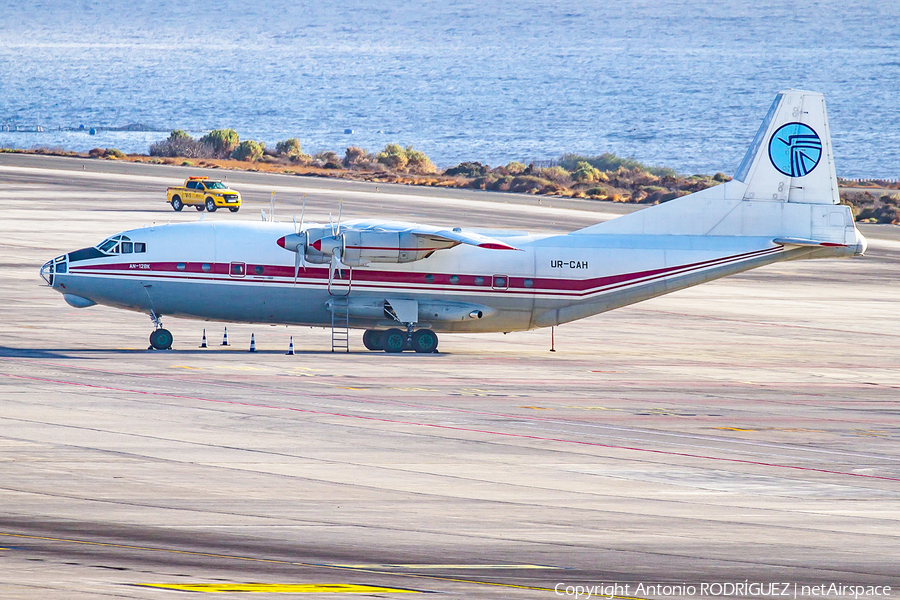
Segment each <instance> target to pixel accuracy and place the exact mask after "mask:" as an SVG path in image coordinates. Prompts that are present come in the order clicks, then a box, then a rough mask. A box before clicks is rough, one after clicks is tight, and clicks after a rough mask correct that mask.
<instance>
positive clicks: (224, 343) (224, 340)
mask: <svg viewBox="0 0 900 600" xmlns="http://www.w3.org/2000/svg"><path fill="white" fill-rule="evenodd" d="M222 345H223V346H230V345H231V344H229V343H228V328H227V327H226V328H225V335H224V336H223V337H222Z"/></svg>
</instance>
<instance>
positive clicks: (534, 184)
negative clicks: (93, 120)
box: [0, 148, 900, 225]
mask: <svg viewBox="0 0 900 600" xmlns="http://www.w3.org/2000/svg"><path fill="white" fill-rule="evenodd" d="M349 150H350V149H348V155H349ZM0 153H5V154H21V155H35V156H55V157H66V158H80V159H84V160H103V161H114V162H130V163H142V164H157V165H168V166H180V167H197V168H204V169H221V170H224V171H238V172H248V173H271V174H282V175H293V176H303V177H320V178H324V179H339V180H345V181H360V182H368V183H385V184H399V185H408V186H422V187H438V188H451V189H468V190H473V191H474V190H482V191H498V192H514V193H523V194H529V195H535V196H548V197H555V198H572V199H583V200H601V201H604V200H605V201H612V202H614V203H622V204H641V205H652V204H659V203H661V202H666V201H668V200H671V199H674V198H677V197H680V196H685V195H688V194H690V193H693V192H697V191H700V190H702V189H706V188H708V187H712V186H714V185H718V184H719V183H722V182H724V181H728V180H730V179H731V178H730V177H728V176H725V175H724V174H722V173H717V174H715V175H713V176H709V175H692V176H680V175H672V174H670V173H672V171H670V170H667V169H663V168H648V167H645V166H644V165H640V163H636V161H630V162H631V163H633V164H635V165H638V166H635V167H634V168H631V169H626V168H625V167H622V166H620V167H619V168H618V169H616V170H608V171H599V170H597V169H593V172H592V173H590V177H589V178H587V180H585V178H583V177H582V178H581V179H580V180H579V179H575V178H574V177H573V176H577V175H579V174H576V173H575V172H569V171H566V170H565V169H562V167H560V166H554V167H549V168H548V167H534V166H533V165H528V166H525V165H521V167H524V169H525V170H524V171H522V172H519V173H510V172H509V170H508V169H507V168H506V167H503V166H500V167H495V168H493V169H491V168H490V167H488V166H487V165H481V164H480V163H461V164H460V165H457V166H456V167H452V168H450V169H446V170H445V171H444V172H439V171H437V169H435V170H434V171H435V172H432V173H415V172H409V171H403V170H399V169H391V168H388V167H386V166H384V165H377V168H371V165H372V164H373V163H371V162H370V163H367V164H368V166H369V167H370V168H360V167H359V166H356V165H350V166H346V167H345V166H344V165H342V164H338V163H337V162H336V161H335V160H334V159H333V158H332V159H331V160H330V161H329V162H327V163H326V164H327V166H318V165H316V164H301V163H298V162H294V161H292V160H290V159H288V158H286V157H280V156H277V155H271V154H266V155H263V156H262V157H261V158H260V159H256V160H253V161H248V160H237V159H235V158H187V157H183V156H175V157H162V156H151V155H148V154H124V153H122V152H120V151H118V150H115V149H105V150H103V149H99V148H98V149H95V150H92V151H90V152H70V151H65V150H58V149H43V148H39V149H31V150H24V149H14V148H0ZM330 154H331V156H332V157H336V155H335V154H334V153H330ZM586 158H587V157H586ZM594 158H598V157H594ZM426 159H427V158H426ZM625 160H629V159H625ZM514 164H519V163H510V166H511V165H514ZM578 164H579V166H582V165H584V163H583V162H580V163H578ZM587 168H588V169H590V168H591V167H590V166H589V165H588V167H587ZM465 169H468V171H466V170H465ZM651 170H656V171H657V172H662V173H664V174H662V175H655V174H653V173H651V172H650V171H651ZM451 171H456V172H455V173H454V174H447V173H448V172H451ZM460 171H462V172H460ZM551 177H552V178H553V179H551ZM554 179H555V180H554ZM838 185H839V186H840V195H841V203H842V204H847V205H849V206H850V207H851V208H852V210H853V214H854V216H855V218H856V220H857V221H858V222H862V223H877V224H894V225H900V181H889V180H881V179H866V180H859V179H853V180H847V179H842V178H840V177H838Z"/></svg>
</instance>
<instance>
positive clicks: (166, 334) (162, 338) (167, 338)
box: [150, 329, 172, 350]
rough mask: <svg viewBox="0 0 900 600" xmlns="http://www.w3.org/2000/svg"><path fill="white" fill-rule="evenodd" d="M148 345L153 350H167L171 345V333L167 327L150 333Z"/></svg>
mask: <svg viewBox="0 0 900 600" xmlns="http://www.w3.org/2000/svg"><path fill="white" fill-rule="evenodd" d="M150 345H151V346H153V348H154V350H168V349H169V348H171V347H172V333H171V332H170V331H169V330H168V329H156V330H154V331H153V333H151V334H150Z"/></svg>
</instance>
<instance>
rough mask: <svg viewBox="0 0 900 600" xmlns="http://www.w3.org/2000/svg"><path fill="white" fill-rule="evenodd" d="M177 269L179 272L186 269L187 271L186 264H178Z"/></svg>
mask: <svg viewBox="0 0 900 600" xmlns="http://www.w3.org/2000/svg"><path fill="white" fill-rule="evenodd" d="M175 268H176V269H178V270H179V271H184V270H185V269H187V265H186V264H184V263H178V264H177V265H175Z"/></svg>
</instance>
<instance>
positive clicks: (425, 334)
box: [412, 329, 438, 354]
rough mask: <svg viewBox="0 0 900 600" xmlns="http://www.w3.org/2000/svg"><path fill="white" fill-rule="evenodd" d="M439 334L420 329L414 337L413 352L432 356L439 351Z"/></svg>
mask: <svg viewBox="0 0 900 600" xmlns="http://www.w3.org/2000/svg"><path fill="white" fill-rule="evenodd" d="M437 345H438V338H437V334H436V333H434V332H433V331H432V330H430V329H420V330H418V331H417V332H415V333H414V334H413V336H412V347H413V350H415V351H416V352H419V353H422V354H430V353H432V352H434V351H435V350H437Z"/></svg>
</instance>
